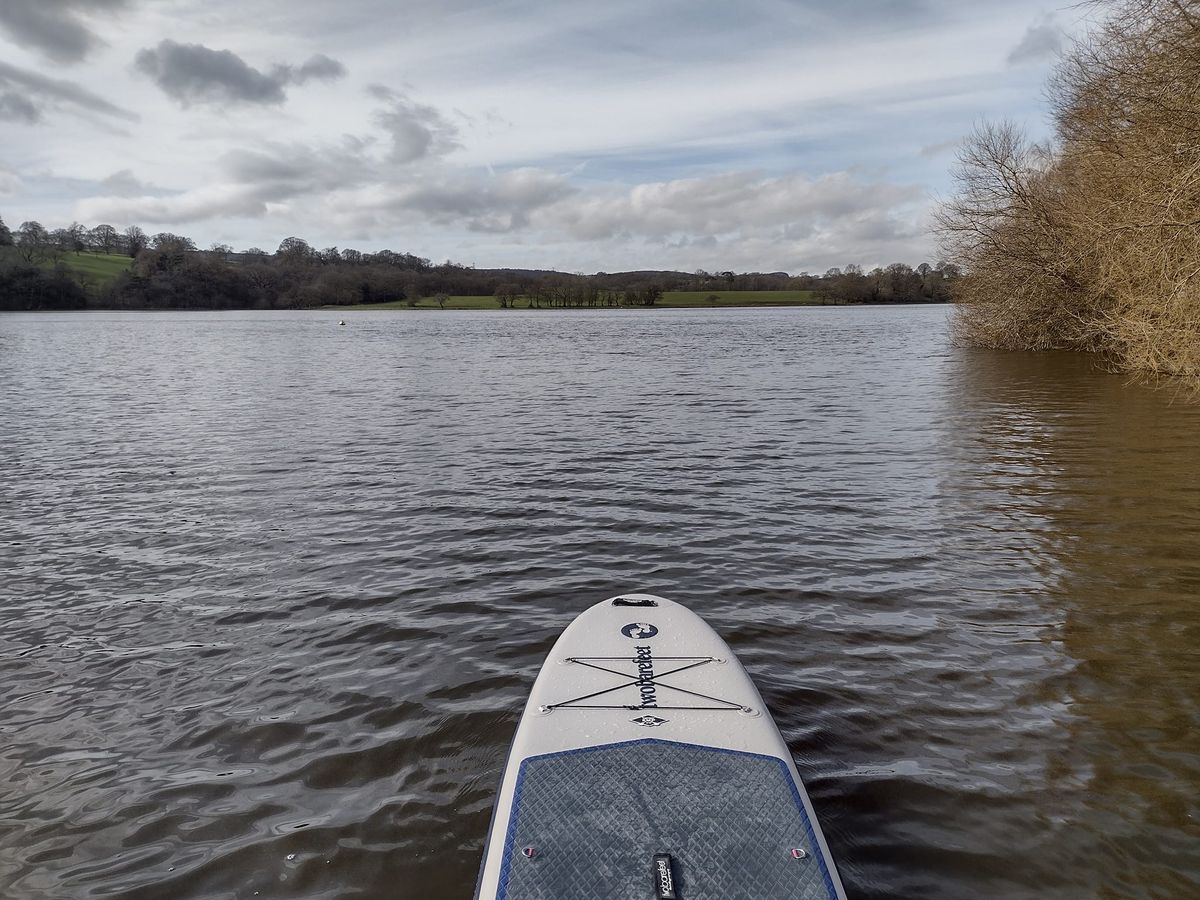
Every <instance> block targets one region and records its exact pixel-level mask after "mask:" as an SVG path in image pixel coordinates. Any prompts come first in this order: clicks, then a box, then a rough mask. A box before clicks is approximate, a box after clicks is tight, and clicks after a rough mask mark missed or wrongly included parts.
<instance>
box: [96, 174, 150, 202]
mask: <svg viewBox="0 0 1200 900" xmlns="http://www.w3.org/2000/svg"><path fill="white" fill-rule="evenodd" d="M100 184H101V185H103V186H104V188H105V189H106V190H107V191H108V192H109V194H111V195H112V196H116V197H139V196H145V195H147V194H156V193H159V192H160V191H159V190H158V189H157V188H155V187H154V185H151V184H147V183H146V182H144V181H142V180H141V179H140V178H138V177H137V176H136V175H134V174H133V171H132V170H131V169H121V170H120V171H119V172H113V173H112V174H111V175H109V176H108V177H107V178H105V179H104V180H102V181H101V182H100Z"/></svg>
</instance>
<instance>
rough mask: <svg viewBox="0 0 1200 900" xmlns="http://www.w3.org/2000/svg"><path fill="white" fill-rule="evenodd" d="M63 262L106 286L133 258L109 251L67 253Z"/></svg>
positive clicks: (124, 270)
mask: <svg viewBox="0 0 1200 900" xmlns="http://www.w3.org/2000/svg"><path fill="white" fill-rule="evenodd" d="M63 262H64V263H65V264H66V265H67V266H69V267H70V268H72V269H74V270H75V271H76V272H78V273H79V274H80V275H82V276H84V277H86V278H90V279H91V280H92V283H93V284H95V285H97V286H98V287H107V286H108V285H109V284H111V283H112V282H113V281H115V280H116V278H117V276H118V275H120V274H121V273H122V272H126V271H128V270H129V267H130V265H131V264H132V263H133V260H132V259H130V258H129V257H128V256H120V255H115V254H110V253H68V254H67V255H66V256H64V257H63Z"/></svg>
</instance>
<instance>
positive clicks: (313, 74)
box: [292, 53, 346, 84]
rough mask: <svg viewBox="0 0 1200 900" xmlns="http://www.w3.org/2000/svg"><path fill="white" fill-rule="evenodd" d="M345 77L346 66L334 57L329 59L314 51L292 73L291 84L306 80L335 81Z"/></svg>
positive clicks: (301, 82)
mask: <svg viewBox="0 0 1200 900" xmlns="http://www.w3.org/2000/svg"><path fill="white" fill-rule="evenodd" d="M345 77H346V67H345V66H343V65H342V64H341V63H340V62H338V61H337V60H336V59H331V58H330V57H328V56H326V55H325V54H324V53H316V54H313V55H312V56H310V57H309V58H308V61H307V62H305V63H304V64H303V65H302V66H300V68H298V69H296V70H295V71H294V72H293V73H292V83H293V84H304V83H305V82H306V81H311V80H312V79H314V78H315V79H317V80H318V81H336V80H337V79H339V78H345Z"/></svg>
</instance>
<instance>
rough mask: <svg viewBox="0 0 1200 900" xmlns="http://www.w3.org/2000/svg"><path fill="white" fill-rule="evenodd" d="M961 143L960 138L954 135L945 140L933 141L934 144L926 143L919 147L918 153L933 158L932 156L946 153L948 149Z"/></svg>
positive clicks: (926, 157)
mask: <svg viewBox="0 0 1200 900" xmlns="http://www.w3.org/2000/svg"><path fill="white" fill-rule="evenodd" d="M961 143H962V138H961V137H955V138H950V139H948V140H945V141H938V142H937V143H934V144H926V145H925V146H924V147H922V148H921V150H920V154H921V156H923V157H924V158H925V159H933V158H934V157H938V156H941V155H942V154H943V153H946V152H948V151H950V150H953V149H955V148H956V147H958V146H959V145H960V144H961Z"/></svg>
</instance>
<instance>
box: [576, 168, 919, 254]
mask: <svg viewBox="0 0 1200 900" xmlns="http://www.w3.org/2000/svg"><path fill="white" fill-rule="evenodd" d="M922 195H923V192H922V191H921V190H920V189H918V188H915V187H911V186H903V185H895V184H887V183H868V182H863V181H859V180H857V179H855V178H853V177H851V176H850V175H849V174H848V173H845V172H838V173H834V174H830V175H823V176H821V177H819V178H808V177H806V176H804V175H781V176H774V177H766V176H763V175H761V174H759V173H755V172H731V173H726V174H721V175H712V176H707V177H703V178H685V179H678V180H674V181H664V182H652V183H648V184H641V185H637V186H636V187H634V188H632V189H628V190H624V191H620V192H611V191H602V192H593V193H590V194H587V195H583V196H581V197H579V198H578V199H577V200H576V201H575V202H572V203H569V204H564V205H562V206H560V207H558V208H556V209H555V210H554V211H553V216H554V218H555V222H556V224H558V225H559V226H560V227H562V228H563V229H565V230H566V231H568V232H569V233H570V234H571V235H573V236H574V237H576V238H578V239H581V240H597V239H603V238H612V237H622V236H624V237H629V236H633V235H637V236H641V237H648V238H651V239H655V240H662V241H666V240H667V239H669V238H676V237H678V236H680V235H689V236H692V237H698V236H699V237H703V236H720V235H728V234H736V233H748V232H751V231H762V230H765V229H769V230H773V231H776V232H779V231H781V230H783V231H786V230H789V229H790V230H791V231H792V232H793V233H795V232H796V231H797V230H798V229H799V230H801V231H814V230H816V229H818V228H820V227H822V226H828V225H829V224H830V223H834V222H838V221H850V220H855V219H858V220H860V221H862V220H864V219H866V218H870V217H871V216H872V215H873V214H875V213H877V212H879V211H880V210H881V209H891V208H894V207H898V206H902V205H904V204H908V203H913V202H915V201H917V200H918V199H920V197H921V196H922Z"/></svg>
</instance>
